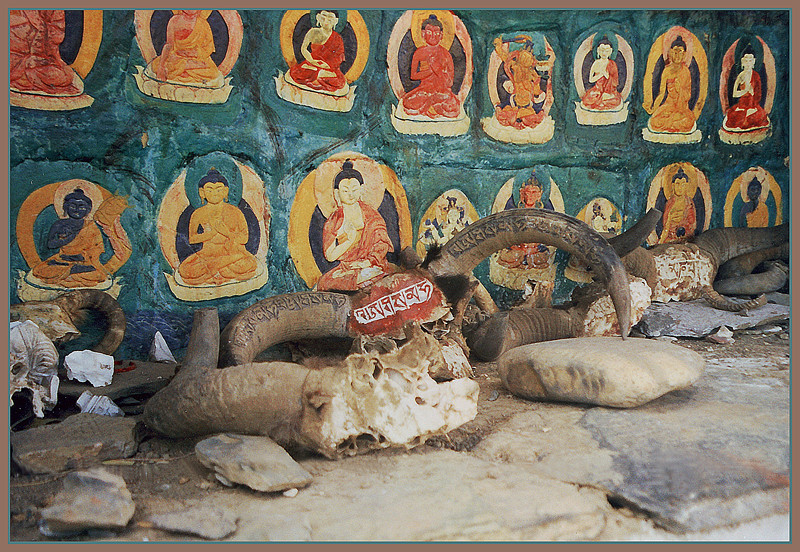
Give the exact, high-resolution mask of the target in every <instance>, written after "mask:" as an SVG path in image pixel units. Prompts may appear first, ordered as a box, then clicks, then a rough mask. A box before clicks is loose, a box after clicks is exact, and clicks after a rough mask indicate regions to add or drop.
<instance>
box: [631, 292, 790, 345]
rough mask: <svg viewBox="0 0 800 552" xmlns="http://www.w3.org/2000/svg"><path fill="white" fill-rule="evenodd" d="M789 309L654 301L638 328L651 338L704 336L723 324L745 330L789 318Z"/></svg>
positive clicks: (702, 301) (783, 307) (699, 300)
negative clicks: (745, 309) (740, 309)
mask: <svg viewBox="0 0 800 552" xmlns="http://www.w3.org/2000/svg"><path fill="white" fill-rule="evenodd" d="M789 312H790V310H789V307H788V306H786V305H779V304H775V303H767V304H766V305H763V306H761V307H758V308H756V309H753V310H751V311H749V312H748V313H747V314H739V313H736V312H728V311H724V310H719V309H715V308H714V307H712V306H711V305H709V304H708V302H706V301H705V300H704V299H698V300H696V301H675V302H670V303H652V304H651V305H650V306H649V307H648V308H647V310H646V311H644V315H643V316H642V319H641V320H640V321H639V324H637V326H636V327H637V328H638V329H639V331H640V332H642V333H643V334H644V335H646V336H648V337H658V336H662V335H670V336H673V337H705V336H707V335H708V334H710V333H712V332H713V331H714V330H716V329H717V328H719V327H720V326H728V328H730V329H732V330H742V329H745V328H753V327H755V326H761V325H762V324H767V323H773V322H778V321H780V320H788V319H789Z"/></svg>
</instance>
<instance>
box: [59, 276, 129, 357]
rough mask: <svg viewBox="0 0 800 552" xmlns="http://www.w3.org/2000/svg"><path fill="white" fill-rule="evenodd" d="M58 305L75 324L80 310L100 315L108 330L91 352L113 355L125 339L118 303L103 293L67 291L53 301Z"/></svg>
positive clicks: (123, 321) (122, 314) (123, 320)
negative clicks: (104, 320)
mask: <svg viewBox="0 0 800 552" xmlns="http://www.w3.org/2000/svg"><path fill="white" fill-rule="evenodd" d="M53 302H54V303H56V304H58V306H60V307H61V308H62V309H63V310H64V311H65V312H67V313H68V314H69V316H70V318H71V319H72V320H73V322H75V321H76V320H79V319H80V318H81V313H80V311H81V310H84V309H87V310H94V311H98V312H100V313H102V314H103V315H104V316H105V317H106V321H107V322H108V328H107V330H106V333H105V335H104V336H103V338H102V339H101V340H100V342H99V343H98V344H97V345H95V346H94V347H92V350H93V351H97V352H98V353H103V354H106V355H113V354H114V351H116V350H117V348H118V347H119V346H120V343H122V339H123V338H124V337H125V324H126V321H125V313H124V312H123V311H122V308H120V306H119V303H118V302H117V300H116V299H114V298H113V297H112V296H111V295H109V294H108V293H106V292H105V291H100V290H96V289H77V290H74V291H68V292H67V293H65V294H63V295H61V296H60V297H58V298H57V299H55V300H54V301H53Z"/></svg>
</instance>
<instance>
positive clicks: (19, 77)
mask: <svg viewBox="0 0 800 552" xmlns="http://www.w3.org/2000/svg"><path fill="white" fill-rule="evenodd" d="M9 18H10V20H9V23H10V36H9V38H10V40H9V42H10V49H11V52H10V53H11V59H10V63H11V65H10V81H11V89H12V90H15V91H17V92H28V93H36V94H44V95H50V96H76V95H79V94H81V93H82V92H83V90H82V88H80V87H79V86H78V85H76V81H77V82H78V83H80V79H79V78H77V75H76V73H75V71H73V70H72V68H71V67H70V66H69V65H67V64H66V63H65V62H64V60H62V59H61V54H60V53H59V45H60V44H61V43H62V42H63V41H64V36H65V27H66V20H65V16H64V10H11V11H10V12H9Z"/></svg>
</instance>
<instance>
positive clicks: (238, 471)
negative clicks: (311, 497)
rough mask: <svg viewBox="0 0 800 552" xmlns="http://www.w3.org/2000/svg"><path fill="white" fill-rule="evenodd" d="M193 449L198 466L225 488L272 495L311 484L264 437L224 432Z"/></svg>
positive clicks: (308, 478) (281, 449)
mask: <svg viewBox="0 0 800 552" xmlns="http://www.w3.org/2000/svg"><path fill="white" fill-rule="evenodd" d="M194 450H195V455H196V456H197V459H198V460H199V461H200V463H201V464H203V465H204V466H206V467H207V468H211V469H213V470H214V473H215V475H216V476H217V479H219V480H220V481H221V482H223V483H224V484H226V485H231V484H233V483H240V484H242V485H247V486H248V487H250V488H251V489H255V490H256V491H265V492H275V491H285V490H286V489H292V488H301V487H306V486H307V485H308V484H309V483H311V479H312V477H311V474H310V473H308V472H307V471H306V470H304V469H303V468H302V467H301V466H300V464H298V463H297V462H295V461H294V460H293V459H292V457H291V456H289V454H288V453H287V452H286V451H285V450H283V448H282V447H281V446H280V445H278V444H277V443H275V442H274V441H272V440H271V439H270V438H268V437H262V436H255V435H235V434H232V433H224V434H220V435H215V436H214V437H209V438H208V439H204V440H202V441H200V442H199V443H197V445H195V449H194Z"/></svg>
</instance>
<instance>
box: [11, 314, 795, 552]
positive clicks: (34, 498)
mask: <svg viewBox="0 0 800 552" xmlns="http://www.w3.org/2000/svg"><path fill="white" fill-rule="evenodd" d="M775 326H776V325H775V324H768V325H767V326H766V327H773V328H774V327H775ZM780 327H781V330H780V331H774V332H773V333H764V332H761V331H759V330H757V329H756V330H744V331H737V332H735V333H734V338H735V342H734V343H731V344H719V343H712V342H709V341H706V340H702V339H679V340H677V341H676V343H677V344H679V345H681V346H683V347H687V348H690V349H692V350H695V351H697V352H698V353H700V354H701V355H703V356H704V357H706V358H709V357H710V358H714V357H739V356H742V357H744V356H747V357H761V356H763V357H768V358H773V357H786V358H788V357H789V356H790V348H789V331H788V321H787V322H784V323H781V324H780ZM473 366H474V370H475V380H476V381H478V382H479V384H480V396H479V404H478V415H477V417H476V418H475V419H474V420H473V421H471V422H469V423H467V424H465V425H463V426H461V427H460V428H458V429H456V430H454V431H452V432H450V433H449V434H448V435H444V436H437V437H433V438H431V439H429V440H428V442H427V443H426V444H425V445H422V446H421V447H418V448H417V449H415V450H413V451H410V452H409V451H404V450H403V451H396V450H383V451H377V452H372V453H369V454H367V455H365V456H363V457H360V458H361V460H360V468H359V469H362V470H366V471H367V472H369V473H371V474H374V475H375V476H380V475H381V474H380V472H381V471H382V470H383V469H385V462H384V461H385V459H386V458H389V457H391V456H393V455H398V454H423V455H424V454H428V453H430V452H431V451H433V450H437V449H452V450H454V451H459V452H465V453H469V451H471V450H472V449H473V448H474V447H475V446H476V445H477V444H478V443H479V442H480V441H481V440H482V439H483V438H484V436H485V435H487V434H489V433H491V432H492V430H493V428H495V427H496V426H498V424H502V423H503V422H504V421H505V420H507V419H508V418H509V417H510V416H512V415H513V414H514V413H515V412H517V411H518V410H519V409H520V407H521V403H522V402H523V400H522V399H518V398H516V397H513V396H511V395H510V394H509V393H508V392H507V391H505V390H504V388H503V387H502V385H501V383H500V380H499V377H498V374H497V369H496V365H495V364H493V363H476V364H474V365H473ZM790 371H791V370H785V371H784V376H785V378H786V381H787V383H788V381H789V377H790ZM63 414H64V413H62V415H63ZM39 423H43V422H41V421H40V422H39ZM198 440H199V439H187V440H180V441H176V440H171V439H167V438H163V437H159V436H157V435H154V434H151V433H145V434H143V439H142V441H141V443H140V445H139V449H138V452H137V453H136V455H135V456H133V457H132V458H128V459H120V460H110V461H106V462H104V467H105V468H106V469H108V471H110V472H112V473H116V474H118V475H120V476H122V477H123V478H124V479H125V481H126V483H127V486H128V489H129V490H130V492H131V494H132V497H133V500H134V502H135V503H136V512H135V514H134V516H133V519H132V520H131V522H130V523H129V525H128V528H127V529H126V530H125V531H123V532H121V533H118V534H114V533H103V532H94V533H88V534H85V535H82V536H78V537H72V538H71V539H70V540H77V541H81V540H123V541H142V540H149V541H164V540H167V541H182V540H197V537H194V536H191V535H185V534H177V533H170V532H166V531H162V530H159V529H157V528H155V527H153V526H152V524H151V523H150V522H149V521H148V516H149V515H150V514H152V513H157V512H161V511H164V509H165V508H167V507H168V505H169V504H173V505H176V504H177V505H181V504H191V503H194V502H197V501H201V500H203V499H205V498H207V497H210V496H212V495H215V493H216V495H215V496H222V495H223V494H224V495H230V496H231V497H232V498H235V497H237V496H242V497H245V496H246V497H252V496H253V495H254V494H258V493H255V491H250V490H249V489H246V488H242V487H235V488H227V487H224V486H223V485H221V484H220V483H219V482H218V481H217V480H216V479H215V478H214V475H213V473H211V472H210V471H209V470H208V469H206V468H205V467H203V466H202V465H201V464H200V463H199V462H198V460H197V459H196V458H195V455H194V445H195V443H196V442H197V441H198ZM295 459H296V460H298V461H300V462H301V464H302V466H303V467H304V468H305V469H306V470H307V471H309V472H310V473H311V474H312V475H314V476H317V475H319V474H324V473H327V472H330V471H333V470H337V468H338V467H339V466H338V464H337V462H344V461H347V460H344V461H332V460H327V459H324V458H321V457H314V456H297V457H295ZM64 475H65V474H58V475H26V474H22V473H19V472H18V471H14V470H13V466H12V474H11V478H10V497H9V499H10V500H9V506H10V540H11V541H14V542H17V541H43V540H50V539H48V538H47V537H45V536H43V535H42V534H41V533H40V532H39V530H38V527H37V522H38V518H39V512H40V510H41V509H42V508H43V507H45V506H46V505H47V504H48V501H49V500H50V499H51V498H52V497H53V496H54V495H55V494H56V493H57V492H58V491H59V490H60V488H61V486H62V478H63V476H64ZM312 486H313V483H312ZM220 493H222V494H220ZM276 494H278V495H279V494H280V493H276ZM608 510H609V517H608V519H609V523H607V525H606V528H605V529H604V531H603V532H602V533H600V534H598V535H597V536H596V537H595V538H596V539H597V540H617V539H623V540H626V539H628V538H642V539H644V540H650V539H652V540H675V539H685V538H686V536H685V535H684V536H679V535H672V534H669V533H667V532H666V531H663V530H660V529H657V528H656V527H655V526H654V525H653V524H652V522H651V521H650V520H648V519H647V518H646V517H644V516H643V515H641V514H637V513H635V512H632V511H629V510H627V509H626V508H624V507H619V506H618V505H617V506H616V507H611V506H610V507H609V508H608ZM773 522H774V523H778V525H780V524H781V523H782V520H781V519H780V518H778V519H777V521H774V520H773V521H769V520H768V521H767V522H766V523H773ZM758 530H759V529H758V526H755V529H754V531H756V532H758ZM762 530H769V528H767V529H763V528H762ZM731 534H732V535H734V536H735V535H736V533H735V532H734V533H731ZM637 535H638V537H637ZM747 536H748V535H747V533H745V534H744V536H743V537H742V538H746V537H747ZM717 538H722V537H720V536H719V535H717Z"/></svg>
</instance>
